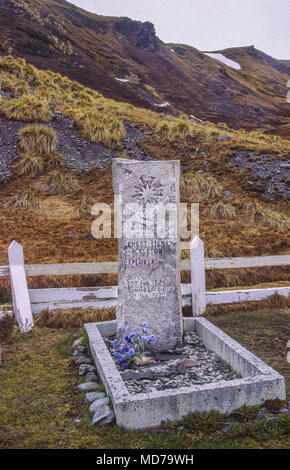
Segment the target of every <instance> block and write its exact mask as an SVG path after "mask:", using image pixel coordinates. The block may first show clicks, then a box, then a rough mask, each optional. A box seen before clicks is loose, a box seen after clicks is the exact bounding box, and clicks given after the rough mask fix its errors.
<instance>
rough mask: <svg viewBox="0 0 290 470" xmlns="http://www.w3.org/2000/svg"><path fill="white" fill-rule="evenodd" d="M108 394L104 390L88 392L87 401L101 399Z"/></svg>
mask: <svg viewBox="0 0 290 470" xmlns="http://www.w3.org/2000/svg"><path fill="white" fill-rule="evenodd" d="M105 396H106V395H105V394H104V393H103V392H88V393H86V396H85V403H91V402H92V401H95V400H100V399H101V398H104V397H105Z"/></svg>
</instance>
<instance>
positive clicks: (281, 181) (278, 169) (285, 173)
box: [229, 152, 290, 200]
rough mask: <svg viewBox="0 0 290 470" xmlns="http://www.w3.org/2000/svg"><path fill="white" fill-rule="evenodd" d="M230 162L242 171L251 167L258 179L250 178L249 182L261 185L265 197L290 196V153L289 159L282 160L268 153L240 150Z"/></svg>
mask: <svg viewBox="0 0 290 470" xmlns="http://www.w3.org/2000/svg"><path fill="white" fill-rule="evenodd" d="M229 163H231V164H233V165H235V166H236V167H237V168H238V169H239V171H240V172H242V171H245V170H246V168H247V167H250V169H251V172H252V176H253V177H255V178H256V181H251V180H249V181H247V183H248V185H249V186H253V187H257V186H259V187H260V189H261V191H262V193H263V196H264V198H265V199H269V200H275V198H276V197H277V196H281V195H284V197H285V198H287V199H289V198H290V187H289V180H290V155H289V161H281V160H279V159H278V158H277V159H276V160H272V159H270V158H269V157H268V155H266V154H263V155H256V154H255V153H247V152H239V153H237V154H236V155H235V156H234V157H232V158H231V159H230V162H229Z"/></svg>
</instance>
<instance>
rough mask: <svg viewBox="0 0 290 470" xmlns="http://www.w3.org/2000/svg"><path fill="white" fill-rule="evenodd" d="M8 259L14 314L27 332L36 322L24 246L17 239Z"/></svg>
mask: <svg viewBox="0 0 290 470" xmlns="http://www.w3.org/2000/svg"><path fill="white" fill-rule="evenodd" d="M8 259H9V269H10V280H11V290H12V299H13V308H14V314H15V318H16V320H17V323H18V326H19V330H20V332H21V333H26V332H28V331H30V330H31V328H33V326H34V323H33V317H32V312H31V305H30V298H29V293H28V289H27V282H26V276H25V271H24V256H23V248H22V246H21V245H19V243H17V242H16V241H13V242H12V243H11V245H10V246H9V248H8Z"/></svg>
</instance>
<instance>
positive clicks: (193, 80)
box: [0, 0, 290, 137]
mask: <svg viewBox="0 0 290 470" xmlns="http://www.w3.org/2000/svg"><path fill="white" fill-rule="evenodd" d="M219 52H221V51H219ZM11 53H12V54H13V55H14V56H20V57H25V58H26V60H27V61H28V62H30V63H32V64H34V65H36V66H38V67H40V68H47V69H50V70H53V71H56V72H60V73H62V74H65V75H67V76H69V77H70V78H71V79H74V80H78V81H79V82H81V83H83V84H84V85H86V86H89V87H91V88H93V89H95V90H97V91H99V92H100V93H102V94H103V95H104V96H105V97H108V98H112V99H115V100H117V101H126V102H129V103H131V104H134V105H136V106H142V107H147V108H152V107H154V104H155V105H156V104H158V103H159V104H164V103H166V102H168V103H169V104H170V106H171V111H172V112H173V113H174V112H176V111H181V112H186V113H187V114H189V115H194V116H197V117H198V118H200V119H203V120H209V121H213V122H226V123H227V124H229V125H231V127H236V128H238V127H244V128H264V129H265V130H266V131H270V132H278V133H280V134H281V135H283V136H284V137H290V106H289V104H288V103H287V101H286V93H287V89H286V84H287V81H288V80H289V78H290V66H289V64H288V62H287V61H278V60H275V59H273V58H271V57H269V56H266V55H265V54H263V53H262V52H260V51H257V50H256V49H255V48H253V47H244V48H236V49H228V50H226V51H222V53H223V54H224V55H225V56H226V57H228V58H230V59H233V60H235V61H237V62H238V63H240V65H241V67H242V68H241V70H235V69H233V68H231V67H228V66H227V65H225V64H223V63H221V62H219V61H217V60H215V59H212V58H210V57H208V56H207V55H205V54H204V53H202V52H200V51H198V50H197V49H194V48H193V47H190V46H185V45H172V44H171V45H166V44H164V43H162V41H160V39H158V38H157V37H156V34H155V29H154V26H153V25H152V24H151V23H149V22H146V23H141V22H136V21H132V20H130V19H129V18H113V17H102V16H99V15H95V14H92V13H89V12H87V11H85V10H82V9H80V8H78V7H76V6H74V5H72V4H70V3H68V2H66V1H64V0H29V1H23V0H0V54H2V55H7V54H11ZM118 79H119V80H120V79H121V80H122V81H119V80H118ZM156 109H160V110H164V109H165V110H166V109H168V108H166V107H165V108H158V107H156ZM288 130H289V132H288Z"/></svg>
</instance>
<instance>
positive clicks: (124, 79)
mask: <svg viewBox="0 0 290 470" xmlns="http://www.w3.org/2000/svg"><path fill="white" fill-rule="evenodd" d="M116 80H117V81H118V82H121V83H128V82H129V81H130V80H128V79H127V78H116Z"/></svg>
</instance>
